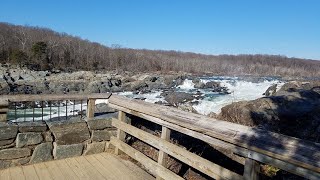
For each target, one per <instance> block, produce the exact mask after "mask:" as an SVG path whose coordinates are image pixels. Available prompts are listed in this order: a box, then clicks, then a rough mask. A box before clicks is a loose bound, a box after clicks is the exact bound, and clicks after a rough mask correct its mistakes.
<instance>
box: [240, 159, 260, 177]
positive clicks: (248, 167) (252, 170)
mask: <svg viewBox="0 0 320 180" xmlns="http://www.w3.org/2000/svg"><path fill="white" fill-rule="evenodd" d="M259 172H260V164H259V163H258V162H257V161H255V160H253V159H249V158H246V162H245V165H244V172H243V178H244V180H258V179H259Z"/></svg>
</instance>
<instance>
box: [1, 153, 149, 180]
mask: <svg viewBox="0 0 320 180" xmlns="http://www.w3.org/2000/svg"><path fill="white" fill-rule="evenodd" d="M11 179H17V180H75V179H86V180H89V179H95V180H104V179H107V180H149V179H150V180H151V179H154V178H153V177H152V176H151V175H149V174H148V173H147V172H145V171H144V170H142V169H141V168H139V167H138V166H137V165H135V164H133V163H131V162H127V161H125V160H123V159H121V158H119V157H115V155H111V154H109V153H101V154H93V155H89V156H79V157H74V158H68V159H61V160H54V161H48V162H43V163H37V164H33V165H27V166H21V167H20V166H19V167H12V168H8V169H4V170H0V180H11Z"/></svg>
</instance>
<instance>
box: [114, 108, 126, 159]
mask: <svg viewBox="0 0 320 180" xmlns="http://www.w3.org/2000/svg"><path fill="white" fill-rule="evenodd" d="M118 113H119V114H118V121H120V122H126V113H125V112H123V111H119V112H118ZM125 138H126V133H125V132H124V131H123V130H121V129H119V128H118V129H117V139H119V140H120V141H125ZM114 153H115V154H116V155H119V154H120V150H119V148H118V147H116V148H115V150H114Z"/></svg>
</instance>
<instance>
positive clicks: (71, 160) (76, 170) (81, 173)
mask: <svg viewBox="0 0 320 180" xmlns="http://www.w3.org/2000/svg"><path fill="white" fill-rule="evenodd" d="M65 162H66V163H67V164H68V165H69V166H70V168H71V169H72V170H73V172H74V173H75V174H76V175H77V176H78V178H79V179H90V176H89V175H88V174H86V172H84V171H83V169H82V168H81V167H80V164H79V163H78V162H77V161H76V160H75V159H74V158H67V159H65Z"/></svg>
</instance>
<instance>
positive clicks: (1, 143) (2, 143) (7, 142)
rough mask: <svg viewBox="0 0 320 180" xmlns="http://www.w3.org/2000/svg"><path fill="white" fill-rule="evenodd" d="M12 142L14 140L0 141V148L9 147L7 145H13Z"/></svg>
mask: <svg viewBox="0 0 320 180" xmlns="http://www.w3.org/2000/svg"><path fill="white" fill-rule="evenodd" d="M14 140H15V139H6V140H1V141H0V147H1V146H6V145H9V144H11V143H13V141H14Z"/></svg>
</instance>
